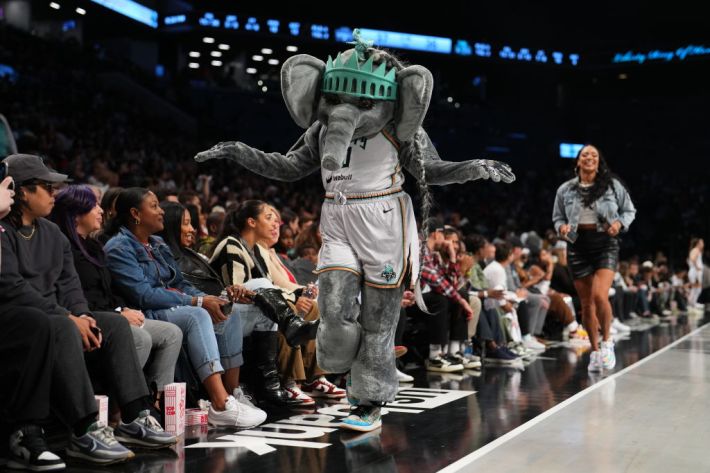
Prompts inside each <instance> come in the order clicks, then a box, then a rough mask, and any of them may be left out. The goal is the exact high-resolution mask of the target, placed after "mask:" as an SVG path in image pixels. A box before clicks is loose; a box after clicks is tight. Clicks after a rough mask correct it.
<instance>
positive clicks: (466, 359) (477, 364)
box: [454, 352, 481, 370]
mask: <svg viewBox="0 0 710 473" xmlns="http://www.w3.org/2000/svg"><path fill="white" fill-rule="evenodd" d="M454 356H455V357H456V359H457V360H461V361H460V363H461V364H462V365H463V367H464V369H467V370H477V369H480V368H481V359H480V358H479V357H477V356H475V355H464V354H463V353H461V352H458V353H456V354H455V355H454Z"/></svg>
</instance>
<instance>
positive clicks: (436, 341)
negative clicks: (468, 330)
mask: <svg viewBox="0 0 710 473" xmlns="http://www.w3.org/2000/svg"><path fill="white" fill-rule="evenodd" d="M444 254H445V255H447V256H448V258H444V256H442V255H444ZM421 268H422V271H421V284H422V292H423V297H424V302H425V303H426V305H427V308H428V309H429V312H430V313H431V314H432V315H430V316H428V317H427V322H428V332H429V359H428V360H427V363H426V365H427V369H428V370H429V371H440V372H452V371H462V370H463V365H462V364H461V363H460V362H459V360H458V359H455V358H453V357H450V356H448V355H444V354H443V348H442V347H444V346H446V345H447V343H448V341H449V329H450V326H451V321H452V319H457V318H460V317H463V318H464V319H468V318H469V317H472V316H473V310H472V309H471V306H470V305H469V303H468V301H467V300H466V299H465V298H464V297H462V296H461V294H459V283H460V282H461V281H462V278H463V275H462V274H461V270H460V268H459V263H458V246H457V245H456V244H455V242H454V241H451V240H446V238H445V237H444V229H443V228H437V229H435V230H434V231H432V232H431V233H430V234H429V236H428V238H427V242H426V245H425V246H424V251H423V255H422V260H421ZM461 311H463V314H461Z"/></svg>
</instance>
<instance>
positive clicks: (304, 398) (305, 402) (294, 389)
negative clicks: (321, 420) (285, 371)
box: [284, 383, 316, 407]
mask: <svg viewBox="0 0 710 473" xmlns="http://www.w3.org/2000/svg"><path fill="white" fill-rule="evenodd" d="M284 391H286V394H287V396H288V398H289V399H294V400H296V401H299V402H300V404H298V407H301V406H312V405H314V404H315V403H316V401H315V400H314V399H313V398H312V397H311V396H309V395H308V394H306V393H304V392H303V391H301V388H299V387H298V385H297V384H296V383H290V384H288V385H286V386H284Z"/></svg>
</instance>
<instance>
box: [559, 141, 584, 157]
mask: <svg viewBox="0 0 710 473" xmlns="http://www.w3.org/2000/svg"><path fill="white" fill-rule="evenodd" d="M583 146H584V145H583V144H580V143H560V158H572V159H574V158H576V157H577V153H579V150H580V149H582V147H583Z"/></svg>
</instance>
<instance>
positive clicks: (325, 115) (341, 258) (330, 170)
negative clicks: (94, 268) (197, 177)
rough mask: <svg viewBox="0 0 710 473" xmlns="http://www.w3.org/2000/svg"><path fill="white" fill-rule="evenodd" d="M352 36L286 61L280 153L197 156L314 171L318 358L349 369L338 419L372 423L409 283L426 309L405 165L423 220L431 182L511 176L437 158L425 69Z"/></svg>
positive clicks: (492, 164) (367, 426)
mask: <svg viewBox="0 0 710 473" xmlns="http://www.w3.org/2000/svg"><path fill="white" fill-rule="evenodd" d="M353 36H354V38H355V40H356V41H355V42H354V43H352V44H355V47H354V48H353V49H349V50H347V51H344V52H342V53H340V54H338V55H337V57H336V58H335V60H332V59H331V58H328V62H327V63H323V61H321V60H319V59H316V58H315V57H312V56H309V55H306V54H299V55H296V56H293V57H291V58H289V59H288V60H287V61H286V62H284V65H283V68H282V70H281V86H282V92H283V97H284V100H285V101H286V106H287V107H288V111H289V112H290V114H291V117H292V118H293V119H294V120H295V122H296V123H297V124H298V125H300V126H301V127H303V128H304V129H306V131H305V133H304V134H303V135H302V136H301V138H300V139H299V140H298V142H296V144H295V145H294V146H293V147H292V148H291V150H290V151H289V152H288V153H287V154H286V155H283V154H280V153H266V152H263V151H260V150H258V149H254V148H252V147H250V146H248V145H246V144H244V143H241V142H223V143H219V144H217V145H216V146H214V147H213V148H211V149H209V150H207V151H203V152H201V153H199V154H198V155H197V156H196V157H195V159H196V160H197V161H198V162H202V161H206V160H208V159H214V158H229V159H232V160H234V161H236V162H237V163H239V164H240V165H242V166H244V167H245V168H247V169H249V170H251V171H253V172H256V173H257V174H260V175H262V176H265V177H269V178H272V179H278V180H282V181H296V180H298V179H301V178H303V177H305V176H307V175H309V174H311V173H313V172H315V171H318V170H320V171H321V176H322V181H323V187H324V188H325V202H324V203H323V207H322V212H321V234H322V238H323V246H322V248H321V250H320V255H319V262H318V267H317V270H316V272H317V273H319V276H318V284H319V294H318V304H319V307H320V314H321V323H320V327H319V328H318V335H317V359H318V364H319V365H320V367H321V368H323V369H324V370H326V371H329V372H332V373H345V372H350V376H349V378H348V399H349V400H350V402H351V404H353V407H352V408H351V409H352V410H351V413H350V415H349V416H348V417H346V418H345V419H344V420H343V427H346V428H350V429H353V430H360V431H370V430H374V429H376V428H378V427H379V426H380V425H381V419H380V417H381V407H382V406H383V405H384V404H385V403H386V402H391V401H393V400H394V399H395V395H396V394H397V389H398V382H397V377H396V366H395V358H394V352H393V346H394V333H395V328H396V325H397V321H398V318H399V312H400V303H401V300H402V295H403V293H404V290H405V289H406V288H410V289H412V290H416V293H417V295H418V297H417V299H418V301H419V304H420V307H423V302H422V299H421V291H420V290H419V287H418V284H417V283H418V278H419V254H420V247H419V238H418V233H417V227H416V222H415V219H414V213H413V210H412V202H411V200H410V198H409V196H408V195H407V194H406V193H405V192H404V191H403V190H402V185H403V183H404V174H403V172H402V170H403V169H406V170H407V171H409V173H411V174H412V175H413V176H414V177H415V178H416V179H417V181H418V184H419V189H420V192H421V193H422V200H423V214H424V216H425V218H426V217H427V216H428V210H429V205H430V199H429V193H428V191H427V185H428V184H436V185H444V184H452V183H464V182H468V181H473V180H476V179H488V178H490V179H492V180H494V181H501V180H502V181H504V182H512V181H513V180H514V179H515V176H514V175H513V173H512V172H511V170H510V168H509V167H508V166H507V165H505V164H502V163H499V162H497V161H489V160H473V161H464V162H447V161H442V160H441V158H439V156H438V154H437V152H436V150H435V149H434V147H433V145H432V143H431V141H430V140H429V137H428V136H427V134H426V132H425V131H424V129H423V128H422V122H423V121H424V117H425V115H426V112H427V108H428V107H429V101H430V99H431V93H432V87H433V79H432V75H431V73H430V72H429V71H428V70H427V69H425V68H424V67H422V66H417V65H413V66H408V67H405V66H403V65H402V64H401V63H400V61H399V60H397V58H395V57H394V56H393V55H392V54H390V53H388V52H386V51H383V50H380V49H375V48H373V47H372V43H371V42H368V41H363V40H362V39H361V38H360V37H359V32H358V30H355V32H354V33H353ZM424 225H425V226H426V220H424Z"/></svg>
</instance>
